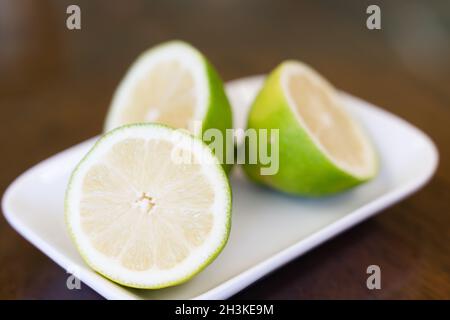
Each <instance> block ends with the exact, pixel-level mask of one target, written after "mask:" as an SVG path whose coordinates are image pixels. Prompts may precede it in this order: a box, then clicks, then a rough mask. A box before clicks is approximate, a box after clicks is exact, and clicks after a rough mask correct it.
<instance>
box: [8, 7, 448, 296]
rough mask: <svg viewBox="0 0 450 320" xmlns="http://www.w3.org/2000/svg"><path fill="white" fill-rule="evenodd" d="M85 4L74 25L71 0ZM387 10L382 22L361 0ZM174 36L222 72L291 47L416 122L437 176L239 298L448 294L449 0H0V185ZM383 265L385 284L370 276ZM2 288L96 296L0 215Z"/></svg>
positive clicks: (75, 136)
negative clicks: (70, 285)
mask: <svg viewBox="0 0 450 320" xmlns="http://www.w3.org/2000/svg"><path fill="white" fill-rule="evenodd" d="M71 4H77V5H78V6H79V7H80V8H81V30H68V29H67V28H66V19H67V17H68V15H67V14H66V8H67V7H68V6H69V5H71ZM371 4H376V5H378V6H380V8H381V27H382V29H381V30H369V29H367V27H366V19H367V17H368V14H366V8H367V7H368V6H369V5H371ZM170 39H182V40H185V41H188V42H191V43H192V44H193V45H194V46H196V47H198V48H199V49H200V50H201V51H202V52H204V53H205V54H206V56H207V57H209V59H210V60H211V61H212V63H213V64H214V65H215V66H216V67H217V69H218V71H219V73H220V74H221V76H222V78H223V80H225V81H228V80H232V79H235V78H239V77H244V76H248V75H253V74H261V73H267V72H269V71H270V70H271V69H272V68H274V67H275V66H276V65H277V64H278V63H279V62H280V61H282V60H284V59H287V58H295V59H299V60H303V61H304V62H306V63H308V64H310V65H312V66H313V67H314V68H316V69H317V70H318V71H319V72H321V73H322V74H323V75H324V76H325V77H327V78H328V79H329V80H330V81H331V82H332V83H333V84H335V86H336V87H338V88H340V89H342V90H345V91H348V92H350V93H351V94H354V95H356V96H359V97H361V98H363V99H365V100H368V101H370V102H372V103H374V104H376V105H379V106H381V107H383V108H385V109H386V110H389V111H391V112H393V113H395V114H397V115H399V116H401V117H403V118H405V119H406V120H408V121H410V122H411V123H413V124H414V125H416V126H418V127H419V128H421V129H422V130H424V131H425V132H426V133H427V134H428V135H430V137H431V138H432V139H433V140H434V141H435V143H436V144H437V146H438V149H439V152H440V159H441V160H440V166H439V169H438V172H437V174H436V176H435V177H434V179H433V180H432V181H431V183H430V184H429V185H428V186H427V187H426V188H425V189H423V190H422V191H420V192H419V193H417V194H416V195H414V196H412V197H410V198H409V199H407V200H406V201H403V202H402V203H400V204H398V205H396V206H394V207H393V208H389V209H388V210H386V211H385V212H384V213H382V214H381V215H379V216H377V217H375V218H373V219H371V220H369V221H367V222H364V223H363V224H361V225H359V226H357V227H356V228H354V229H352V230H350V231H348V232H346V233H345V234H343V235H341V236H339V237H338V238H337V239H335V240H333V241H332V242H329V243H327V244H325V245H322V246H321V247H319V248H318V249H316V250H314V251H313V252H311V253H308V254H307V255H305V256H303V257H300V258H298V259H297V260H295V261H293V262H292V263H290V264H288V265H287V266H285V267H283V268H281V269H279V270H278V271H276V272H275V273H273V274H271V275H270V276H268V277H266V278H265V279H263V280H261V281H259V282H257V283H256V284H254V285H253V286H251V287H249V288H248V289H246V290H244V291H243V292H241V293H239V294H238V295H237V296H235V298H256V299H258V298H275V299H281V298H285V299H303V298H356V299H363V298H388V299H389V298H399V299H410V298H425V299H429V298H446V299H449V298H450V248H449V243H450V228H449V226H450V217H449V213H450V212H449V211H450V210H449V205H448V203H449V199H450V161H449V159H450V146H449V141H450V1H448V0H443V1H414V0H409V1H379V0H378V1H375V0H374V1H364V0H358V1H357V0H354V1H353V0H352V1H327V0H322V1H276V0H272V1H269V0H245V1H243V0H215V1H199V0H177V1H173V0H164V1H163V0H161V1H135V0H131V1H100V0H90V1H87V0H86V1H77V0H73V1H65V0H53V1H51V0H40V1H38V0H0V114H1V126H0V145H1V158H0V167H1V171H0V192H1V193H3V191H4V190H5V189H6V187H7V186H8V184H9V183H10V182H12V180H13V179H14V178H15V177H16V176H17V175H19V174H20V173H21V172H23V171H24V170H26V169H27V168H29V167H30V166H32V165H34V164H36V163H37V162H39V161H41V160H44V159H45V158H48V157H49V156H51V155H53V154H54V153H56V152H58V151H61V150H63V149H66V148H68V147H70V146H72V145H74V144H76V143H78V142H81V141H83V140H85V139H87V138H90V137H92V136H94V135H97V134H98V133H99V132H101V130H102V125H103V120H104V116H105V113H106V111H107V108H108V105H109V102H110V99H111V96H112V93H113V91H114V89H115V87H116V86H117V84H118V82H119V81H120V79H121V77H122V76H123V74H124V72H125V71H126V69H127V68H128V66H129V65H130V63H131V62H132V61H133V60H134V59H135V58H136V56H137V55H138V54H139V53H140V52H142V51H143V50H145V49H147V48H148V47H150V46H152V45H154V44H157V43H159V42H162V41H166V40H170ZM374 263H375V264H378V265H380V266H381V267H382V270H383V280H382V281H383V282H382V286H383V289H382V290H374V291H369V290H367V288H366V286H365V281H366V277H367V275H366V273H365V270H366V267H367V266H368V265H370V264H374ZM0 266H1V267H0V298H6V299H17V298H19V299H20V298H28V299H58V298H59V299H96V298H100V296H98V295H97V294H96V293H95V292H93V291H92V290H90V289H89V288H88V287H87V286H86V285H83V286H82V290H73V291H70V290H68V289H67V288H66V278H67V275H66V273H65V271H64V270H63V269H61V268H59V267H58V266H57V265H56V264H54V263H53V262H52V261H50V259H48V258H47V257H46V256H44V255H43V254H42V253H40V252H39V251H38V250H37V249H35V248H34V247H32V246H31V245H30V244H28V243H27V242H26V241H25V240H24V239H22V238H21V237H20V236H19V235H18V234H17V233H16V232H15V231H14V230H13V229H12V228H11V227H10V226H9V225H8V224H7V222H6V221H5V220H4V218H3V216H1V217H0Z"/></svg>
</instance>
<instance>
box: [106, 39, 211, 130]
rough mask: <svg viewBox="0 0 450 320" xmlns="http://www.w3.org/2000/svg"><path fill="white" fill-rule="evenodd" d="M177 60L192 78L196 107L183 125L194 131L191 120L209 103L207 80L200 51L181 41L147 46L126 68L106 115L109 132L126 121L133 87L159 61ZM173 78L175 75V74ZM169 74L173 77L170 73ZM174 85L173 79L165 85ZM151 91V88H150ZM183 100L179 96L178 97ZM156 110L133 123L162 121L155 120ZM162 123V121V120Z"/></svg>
mask: <svg viewBox="0 0 450 320" xmlns="http://www.w3.org/2000/svg"><path fill="white" fill-rule="evenodd" d="M169 62H176V63H177V64H179V65H180V66H182V68H183V69H184V70H186V71H187V72H188V73H189V74H190V75H191V76H192V78H193V81H194V93H193V96H194V97H195V107H194V110H193V112H194V113H193V116H192V118H188V119H184V120H185V123H186V125H185V126H183V127H185V128H186V129H188V130H190V131H191V132H193V133H194V134H197V132H194V130H195V129H198V128H196V127H195V124H193V122H194V121H202V120H203V119H204V117H205V115H206V112H207V109H208V102H209V83H208V75H207V68H206V64H205V60H204V59H203V57H202V56H201V54H200V53H199V52H198V51H197V50H196V49H194V48H193V47H191V46H190V45H188V44H185V43H183V42H180V41H173V42H170V43H168V44H164V45H161V46H159V47H156V48H153V49H149V50H147V51H146V52H144V53H143V54H141V55H140V56H139V58H138V59H137V60H136V62H134V63H133V65H132V66H131V67H130V69H129V70H128V72H127V74H126V75H125V77H124V79H123V80H122V81H121V83H120V84H119V87H118V88H117V90H116V92H115V94H114V97H113V99H112V102H111V106H110V110H109V113H108V116H107V120H106V124H105V130H106V131H110V130H112V129H114V128H116V127H119V126H122V125H125V124H129V123H126V121H124V119H123V118H124V115H126V113H127V112H128V110H127V107H128V103H129V101H130V99H131V97H132V94H133V90H134V89H135V88H136V87H137V86H138V85H139V84H140V83H141V82H142V81H144V80H145V79H146V78H147V77H148V76H149V75H150V74H151V73H152V71H153V70H155V68H156V67H158V66H159V65H161V64H164V63H169ZM174 76H175V78H176V75H174ZM171 77H172V76H171ZM173 86H176V81H175V80H173V81H171V82H170V87H167V88H166V89H167V91H170V90H172V89H173ZM149 90H150V88H149ZM180 99H182V97H180ZM153 107H156V108H164V105H163V106H153ZM158 115H159V113H158V110H156V109H151V110H149V112H148V113H147V114H146V115H145V116H143V117H142V118H140V119H138V121H135V122H136V123H144V122H161V121H158ZM161 123H162V122H161ZM162 124H165V125H169V126H172V127H174V126H173V125H171V124H170V123H162Z"/></svg>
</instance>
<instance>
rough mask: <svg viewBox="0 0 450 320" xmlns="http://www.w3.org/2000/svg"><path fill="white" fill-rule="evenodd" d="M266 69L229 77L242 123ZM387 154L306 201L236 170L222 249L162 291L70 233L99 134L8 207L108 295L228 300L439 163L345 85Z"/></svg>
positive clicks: (46, 167) (11, 217)
mask: <svg viewBox="0 0 450 320" xmlns="http://www.w3.org/2000/svg"><path fill="white" fill-rule="evenodd" d="M262 80H263V78H262V77H251V78H245V79H241V80H236V81H233V82H231V83H229V84H228V85H227V91H228V94H229V97H230V100H231V102H232V105H233V107H234V113H235V123H236V124H237V125H236V126H237V127H243V125H244V124H245V118H246V114H247V110H248V106H249V103H250V102H251V101H252V99H253V97H254V95H255V93H256V92H257V90H258V88H259V87H260V86H261V83H262ZM342 95H343V98H344V100H345V104H346V106H347V108H348V110H349V112H351V113H352V114H353V115H354V117H356V118H358V119H359V121H361V122H362V124H363V125H364V127H365V128H366V129H367V131H368V133H369V134H370V136H371V137H372V139H373V141H374V144H375V146H376V148H377V150H378V152H379V156H380V162H381V172H380V174H379V175H378V176H377V178H376V179H374V180H373V181H371V182H369V183H367V184H364V185H362V186H360V187H357V188H355V189H352V190H350V191H348V192H345V193H342V194H340V195H337V196H333V197H329V198H322V199H304V198H295V197H291V196H286V195H283V194H281V193H278V192H275V191H270V190H268V189H264V188H260V187H258V186H256V185H253V184H252V183H250V182H249V181H248V180H246V179H245V177H244V176H243V175H242V174H241V172H240V170H235V171H234V173H233V176H232V179H231V181H232V188H233V222H232V230H231V235H230V239H229V242H228V244H227V246H226V247H225V249H224V250H223V252H222V253H221V254H220V255H219V257H218V258H217V259H216V260H215V261H214V262H213V263H212V264H211V265H210V266H208V267H207V268H206V269H205V270H204V271H203V272H201V273H200V274H199V275H198V276H196V277H194V278H193V279H192V280H190V281H188V282H187V283H185V284H182V285H180V286H177V287H173V288H168V289H162V290H137V289H129V288H125V287H122V286H119V285H116V284H115V283H113V282H111V281H109V280H107V279H105V278H103V277H102V276H100V275H98V274H97V273H95V272H94V271H92V270H91V269H89V268H88V267H87V266H86V265H85V264H84V263H83V260H82V259H81V257H80V256H79V255H78V253H77V251H76V249H75V247H74V245H73V243H72V242H71V241H70V239H69V236H68V234H67V232H66V228H65V225H64V218H63V201H64V191H65V188H66V184H67V180H68V178H69V175H70V173H71V171H72V169H73V168H74V166H75V164H76V163H77V162H78V161H79V160H80V159H81V158H82V156H83V155H84V154H85V153H86V152H87V151H88V150H89V149H90V148H91V146H92V145H93V143H94V141H95V138H93V139H90V140H88V141H85V142H83V143H81V144H79V145H77V146H74V147H72V148H69V149H67V150H66V151H63V152H61V153H59V154H57V155H55V156H53V157H51V158H49V159H47V160H45V161H43V162H41V163H40V164H38V165H36V166H35V167H33V168H32V169H30V170H28V171H27V172H25V173H24V174H22V175H21V176H20V177H19V178H17V179H16V180H15V181H14V182H13V183H12V184H11V186H10V187H9V188H8V190H7V191H6V193H5V195H4V197H3V201H2V207H3V212H4V214H5V217H6V219H7V220H8V221H9V223H10V224H11V225H12V226H13V227H14V228H15V229H16V230H17V231H18V232H19V233H20V234H21V235H23V236H24V237H25V238H26V239H28V240H29V241H30V242H31V243H33V244H34V245H35V246H36V247H37V248H39V249H40V250H42V251H43V252H44V253H45V254H46V255H48V256H49V257H50V258H51V259H53V260H54V261H55V262H56V263H58V264H59V265H61V266H62V267H63V268H65V269H66V270H76V271H78V274H77V276H78V277H79V278H80V279H81V280H82V281H83V282H84V283H86V284H87V285H88V286H90V287H91V288H92V289H94V290H96V291H97V292H98V293H99V294H101V295H102V296H104V297H106V298H108V299H193V298H197V299H222V298H227V297H230V296H231V295H233V294H234V293H236V292H238V291H239V290H241V289H243V288H245V287H246V286H248V285H249V284H251V283H252V282H254V281H256V280H258V279H259V278H261V277H262V276H264V275H265V274H267V273H269V272H270V271H272V270H274V269H276V268H278V267H280V266H281V265H283V264H285V263H286V262H288V261H290V260H292V259H294V258H295V257H297V256H299V255H301V254H303V253H305V252H307V251H308V250H310V249H311V248H314V247H316V246H318V245H319V244H321V243H323V242H324V241H326V240H328V239H330V238H332V237H333V236H335V235H337V234H338V233H340V232H342V231H344V230H346V229H348V228H350V227H352V226H354V225H355V224H357V223H359V222H361V221H362V220H364V219H367V218H368V217H370V216H372V215H374V214H375V213H377V212H379V211H380V210H382V209H384V208H386V207H387V206H389V205H392V204H393V203H395V202H398V201H399V200H400V199H402V198H404V197H406V196H407V195H409V194H411V193H412V192H414V191H416V190H417V189H419V188H420V187H421V186H423V185H424V184H425V183H426V181H427V180H428V179H429V178H430V177H431V176H432V174H433V172H434V171H435V169H436V165H437V161H438V154H437V151H436V148H435V146H434V144H433V143H432V142H431V141H430V139H429V138H428V137H427V136H426V135H424V134H423V133H422V132H421V131H419V130H418V129H416V128H415V127H413V126H412V125H410V124H408V123H407V122H405V121H403V120H402V119H400V118H398V117H396V116H394V115H392V114H390V113H388V112H386V111H383V110H381V109H379V108H377V107H375V106H372V105H370V104H368V103H367V102H364V101H362V100H359V99H357V98H354V97H352V96H349V95H348V94H344V93H342Z"/></svg>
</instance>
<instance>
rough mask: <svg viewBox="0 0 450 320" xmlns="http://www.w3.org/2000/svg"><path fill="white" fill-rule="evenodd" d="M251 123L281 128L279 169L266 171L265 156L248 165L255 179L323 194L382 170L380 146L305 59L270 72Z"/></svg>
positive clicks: (300, 192) (291, 189) (298, 192)
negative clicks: (375, 145) (377, 151)
mask: <svg viewBox="0 0 450 320" xmlns="http://www.w3.org/2000/svg"><path fill="white" fill-rule="evenodd" d="M248 128H253V129H257V130H259V129H269V130H270V129H279V143H278V147H279V155H278V160H279V170H278V171H277V172H276V173H275V174H272V175H263V174H261V168H263V167H264V165H263V164H262V163H261V161H259V160H258V162H257V163H256V164H249V163H247V164H246V165H244V170H245V172H246V173H247V175H248V176H249V177H250V178H251V179H252V180H254V181H256V182H259V183H262V184H265V185H268V186H270V187H272V188H275V189H278V190H281V191H284V192H287V193H291V194H296V195H304V196H322V195H328V194H332V193H336V192H339V191H343V190H346V189H348V188H350V187H353V186H355V185H358V184H360V183H362V182H364V181H367V180H369V179H371V178H372V177H374V176H375V174H376V172H377V159H376V155H375V151H374V149H373V147H372V145H371V143H370V141H369V139H368V138H367V137H366V135H365V133H364V132H363V131H362V129H361V128H360V127H359V125H358V124H357V123H356V122H355V121H354V120H353V119H352V118H351V116H350V115H349V114H348V112H347V111H346V109H345V106H344V104H343V102H342V100H341V98H340V96H339V94H338V93H337V92H336V90H335V89H334V88H333V87H332V86H331V84H329V83H328V82H327V81H326V80H325V79H324V78H323V77H322V76H321V75H319V74H318V73H317V72H316V71H314V70H313V69H311V68H310V67H308V66H307V65H305V64H303V63H300V62H296V61H285V62H283V63H282V64H280V65H279V66H278V67H277V68H276V69H275V70H274V71H273V72H272V73H271V74H270V75H269V77H268V78H267V79H266V81H265V83H264V85H263V88H262V89H261V91H260V92H259V94H258V96H257V97H256V98H255V101H254V103H253V105H252V107H251V110H250V114H249V117H248ZM272 143H274V141H272ZM246 147H247V149H246V150H247V152H250V150H251V149H250V148H249V146H248V145H247V146H246ZM256 148H259V146H258V145H257V146H256ZM269 148H270V140H269ZM273 149H274V148H273V147H272V148H271V150H273ZM275 150H276V149H275ZM272 156H273V155H272Z"/></svg>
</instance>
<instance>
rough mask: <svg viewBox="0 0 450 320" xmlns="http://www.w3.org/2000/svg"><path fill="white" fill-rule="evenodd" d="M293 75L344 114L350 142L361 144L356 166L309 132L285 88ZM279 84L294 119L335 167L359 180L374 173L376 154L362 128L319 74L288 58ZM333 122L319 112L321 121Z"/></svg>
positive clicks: (305, 122) (308, 127) (309, 129)
mask: <svg viewBox="0 0 450 320" xmlns="http://www.w3.org/2000/svg"><path fill="white" fill-rule="evenodd" d="M293 76H304V77H305V78H306V79H307V80H308V81H309V82H311V83H312V84H314V85H315V86H317V87H319V88H320V89H321V93H323V94H324V95H326V96H327V98H329V99H330V100H332V102H333V103H331V104H327V107H329V108H336V109H337V110H336V109H335V110H336V111H339V112H340V115H341V116H344V117H345V121H347V123H348V124H349V126H350V129H349V130H351V131H352V133H353V135H352V137H353V139H355V140H354V141H353V142H357V143H358V144H359V146H360V147H361V154H360V156H361V158H362V159H363V160H362V161H360V163H358V165H354V164H353V165H352V164H350V163H348V162H346V161H345V160H343V159H339V158H338V157H335V156H333V154H332V153H331V152H330V151H329V150H328V149H327V148H326V147H325V146H324V145H323V144H322V143H321V141H320V139H319V138H318V137H317V136H316V134H315V133H314V132H312V130H311V128H310V126H309V124H308V123H307V121H305V119H304V118H303V117H302V116H301V114H300V112H299V111H298V110H297V108H301V107H302V106H298V105H297V103H296V102H295V101H294V98H293V97H292V95H291V92H290V89H289V81H290V79H291V77H293ZM280 81H281V87H282V90H283V93H284V95H285V97H286V99H287V101H288V104H289V107H290V109H291V110H292V112H293V113H294V115H295V117H296V119H297V121H298V122H299V124H300V126H301V127H302V128H304V130H305V131H306V132H307V134H308V136H309V137H310V138H311V140H312V141H313V142H314V144H315V145H316V146H317V147H318V148H319V150H320V151H321V152H322V153H323V154H324V155H325V156H326V157H327V158H328V159H329V160H330V161H331V162H332V163H334V164H335V165H336V166H337V167H338V168H340V169H341V170H343V171H345V172H347V173H349V174H350V175H352V176H355V177H357V178H359V179H366V178H369V177H371V176H373V175H374V173H375V171H376V160H375V159H376V157H375V152H374V150H373V147H372V145H371V143H370V141H369V140H368V138H367V137H366V136H365V134H364V132H363V131H362V129H361V128H360V127H359V125H358V124H357V123H356V122H355V121H354V120H353V119H352V118H351V116H350V115H349V114H348V113H347V111H346V109H345V106H344V105H343V103H342V102H341V100H340V98H339V95H338V94H337V92H336V91H335V89H334V88H333V87H332V86H331V84H329V83H328V82H327V81H326V80H325V79H324V78H323V77H322V76H321V75H320V74H318V73H317V72H316V71H315V70H313V69H312V68H310V67H309V66H308V65H305V64H303V63H300V62H297V61H289V62H286V63H284V64H283V66H282V70H281V75H280ZM299 94H306V95H307V94H309V93H308V92H299ZM325 120H327V121H334V119H333V118H330V117H329V116H328V115H327V114H323V121H324V123H325V122H327V121H325ZM334 133H335V134H336V135H339V134H340V133H339V132H334Z"/></svg>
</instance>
